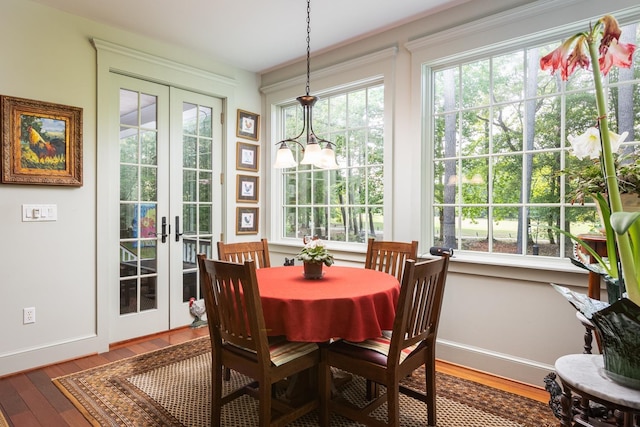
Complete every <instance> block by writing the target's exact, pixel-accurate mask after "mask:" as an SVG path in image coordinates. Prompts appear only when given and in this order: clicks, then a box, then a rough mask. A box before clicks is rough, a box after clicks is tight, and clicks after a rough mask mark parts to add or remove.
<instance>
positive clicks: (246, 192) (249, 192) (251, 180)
mask: <svg viewBox="0 0 640 427" xmlns="http://www.w3.org/2000/svg"><path fill="white" fill-rule="evenodd" d="M259 180H260V177H258V176H253V175H237V176H236V202H240V203H242V202H250V203H258V192H259V190H260V187H259V182H260V181H259Z"/></svg>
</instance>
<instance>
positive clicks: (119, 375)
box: [53, 337, 558, 427]
mask: <svg viewBox="0 0 640 427" xmlns="http://www.w3.org/2000/svg"><path fill="white" fill-rule="evenodd" d="M210 351H211V348H210V341H209V338H208V337H203V338H199V339H196V340H192V341H189V342H187V343H184V344H178V345H175V346H171V347H167V348H164V349H161V350H156V351H153V352H150V353H146V354H142V355H138V356H134V357H131V358H129V359H124V360H120V361H117V362H114V363H111V364H107V365H104V366H100V367H96V368H92V369H88V370H85V371H81V372H77V373H74V374H71V375H67V376H64V377H59V378H56V379H54V380H53V381H54V383H55V384H56V385H57V386H58V388H60V390H62V392H63V393H64V394H65V395H66V396H67V397H68V398H69V399H70V400H71V401H72V402H73V403H74V405H75V406H76V407H77V408H78V409H79V410H80V411H81V412H82V413H83V414H84V416H85V417H86V418H87V419H88V420H89V421H90V422H91V423H92V424H93V425H96V426H136V427H142V426H170V427H174V426H175V427H181V426H186V427H200V426H209V425H210V417H209V414H210V409H209V408H210V406H211V402H210V387H211V380H210V366H211V364H210V362H211V360H210ZM248 381H249V380H248V379H247V378H246V377H243V376H241V375H239V374H237V373H235V372H233V373H232V378H231V381H229V382H226V383H225V391H223V393H225V392H226V391H229V390H232V389H235V388H237V387H240V386H242V385H244V384H246V383H247V382H248ZM436 382H437V393H438V396H437V420H438V424H437V425H438V427H463V426H464V427H552V426H556V425H557V424H558V422H557V421H556V420H555V418H554V417H553V415H552V413H551V410H550V409H549V407H548V406H547V405H545V404H543V403H540V402H536V401H534V400H531V399H528V398H524V397H521V396H517V395H514V394H511V393H507V392H503V391H500V390H496V389H493V388H490V387H486V386H483V385H480V384H477V383H474V382H471V381H466V380H461V379H459V378H456V377H452V376H449V375H446V374H442V373H437V378H436ZM406 383H407V384H408V385H409V386H411V387H414V388H417V389H420V388H422V389H424V387H423V386H422V385H421V384H424V370H418V371H416V372H415V373H414V375H413V376H412V377H411V378H407V379H406ZM363 390H364V380H363V379H362V378H358V377H355V378H354V379H353V380H352V381H351V382H349V383H348V384H347V385H346V386H345V387H344V388H342V389H340V390H339V391H340V393H342V395H343V397H345V398H347V399H349V400H352V401H354V402H356V403H358V402H359V400H362V398H363V397H364V391H363ZM381 410H382V411H381V414H384V413H385V412H384V411H386V407H385V406H383V407H382V408H381ZM256 413H257V402H256V401H255V400H254V399H252V398H251V397H247V396H245V397H243V398H241V399H237V400H236V401H234V402H233V403H231V404H228V405H225V407H224V408H223V416H224V421H223V425H224V426H238V427H240V426H254V425H257V417H256ZM401 414H402V420H401V426H425V425H426V421H425V420H426V406H425V405H424V403H422V402H419V401H416V400H413V399H411V398H409V397H403V399H402V401H401ZM381 416H382V415H381ZM292 425H293V426H317V425H318V417H317V414H316V413H311V414H309V415H307V416H306V417H304V418H301V419H299V420H298V421H296V422H295V423H294V424H292ZM331 425H332V426H355V425H359V424H356V423H353V422H351V421H349V420H346V419H344V418H342V417H338V416H336V415H334V416H332V420H331Z"/></svg>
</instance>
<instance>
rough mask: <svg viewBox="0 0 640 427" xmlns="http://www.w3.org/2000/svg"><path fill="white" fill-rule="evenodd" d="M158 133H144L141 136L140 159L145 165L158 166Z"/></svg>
mask: <svg viewBox="0 0 640 427" xmlns="http://www.w3.org/2000/svg"><path fill="white" fill-rule="evenodd" d="M157 139H158V133H157V132H156V131H142V132H141V134H140V142H141V144H140V145H141V147H140V157H141V163H143V164H145V165H156V164H158V159H157V156H156V153H157V152H158V143H157Z"/></svg>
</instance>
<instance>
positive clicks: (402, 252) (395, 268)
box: [364, 238, 418, 281]
mask: <svg viewBox="0 0 640 427" xmlns="http://www.w3.org/2000/svg"><path fill="white" fill-rule="evenodd" d="M417 256H418V242H417V241H415V240H414V241H412V242H410V243H409V242H393V241H383V240H375V239H373V238H371V239H369V241H368V243H367V255H366V257H365V260H364V268H368V269H371V270H378V271H384V272H385V273H389V274H391V275H393V276H396V278H397V279H398V281H402V270H403V267H404V262H405V261H406V260H408V259H412V260H416V259H417Z"/></svg>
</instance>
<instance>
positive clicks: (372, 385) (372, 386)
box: [366, 379, 380, 401]
mask: <svg viewBox="0 0 640 427" xmlns="http://www.w3.org/2000/svg"><path fill="white" fill-rule="evenodd" d="M366 390H367V400H369V401H370V400H373V399H377V398H378V396H380V386H379V385H378V383H376V382H375V381H371V380H369V379H367V384H366Z"/></svg>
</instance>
